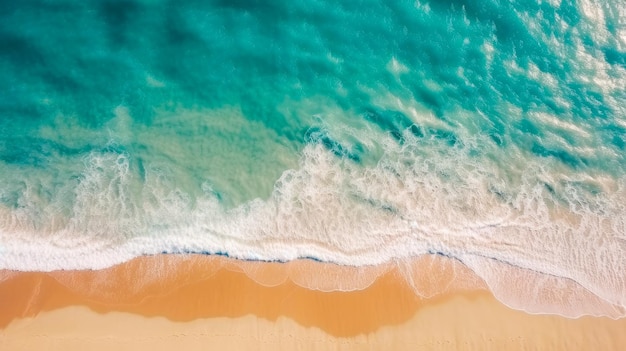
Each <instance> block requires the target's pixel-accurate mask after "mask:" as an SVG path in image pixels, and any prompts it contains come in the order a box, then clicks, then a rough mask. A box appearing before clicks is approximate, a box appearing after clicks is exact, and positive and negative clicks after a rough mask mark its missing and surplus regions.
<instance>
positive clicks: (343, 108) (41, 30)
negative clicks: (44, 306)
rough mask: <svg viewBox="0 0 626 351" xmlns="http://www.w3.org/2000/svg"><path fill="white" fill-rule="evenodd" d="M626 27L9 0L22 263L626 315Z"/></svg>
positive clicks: (365, 6)
mask: <svg viewBox="0 0 626 351" xmlns="http://www.w3.org/2000/svg"><path fill="white" fill-rule="evenodd" d="M625 19H626V3H624V2H623V1H621V0H620V1H608V0H578V1H573V0H572V1H566V0H544V1H541V0H516V1H499V0H484V1H461V0H457V1H446V0H439V1H434V0H433V1H430V2H429V1H400V0H398V1H384V2H383V1H366V0H354V1H343V2H338V1H322V0H313V1H311V0H307V1H303V0H294V1H276V0H267V1H260V0H258V1H257V0H249V1H244V0H212V1H210V0H209V1H167V0H115V1H114V0H109V1H75V0H72V1H70V0H57V1H45V0H25V1H2V2H0V73H1V75H2V77H3V78H2V79H1V80H0V269H11V270H19V271H52V270H60V269H63V270H69V269H100V268H105V267H109V266H112V265H115V264H118V263H121V262H124V261H128V260H130V259H132V258H134V257H138V256H142V255H153V254H189V253H198V254H219V255H227V256H229V257H233V258H237V259H243V260H262V261H281V262H282V261H289V260H294V259H298V258H308V259H314V260H318V261H324V262H332V263H336V264H339V265H349V266H370V265H378V264H383V263H387V262H397V264H398V265H402V264H403V262H405V261H406V260H410V259H412V258H415V257H421V256H423V255H441V256H445V257H448V258H451V259H453V260H455V261H458V262H460V263H463V264H464V265H467V266H468V267H469V268H470V269H472V270H473V271H474V272H475V273H476V274H477V275H478V276H479V277H481V278H482V279H483V280H484V281H485V282H486V284H487V285H488V286H489V287H490V289H491V290H492V291H493V293H494V294H495V296H496V297H497V298H498V299H499V300H500V301H502V302H504V303H506V304H507V305H509V306H512V307H515V308H519V309H523V310H526V311H528V312H533V313H541V312H545V313H558V314H562V315H565V316H570V317H576V316H580V315H603V316H609V317H612V318H618V317H624V316H626V88H625V86H626V20H625ZM551 294H552V295H551ZM540 295H542V296H543V297H545V295H550V296H553V297H552V298H547V299H546V298H541V299H540V298H539V296H540ZM539 300H541V301H542V302H541V303H539V302H538V301H539ZM546 301H547V302H546Z"/></svg>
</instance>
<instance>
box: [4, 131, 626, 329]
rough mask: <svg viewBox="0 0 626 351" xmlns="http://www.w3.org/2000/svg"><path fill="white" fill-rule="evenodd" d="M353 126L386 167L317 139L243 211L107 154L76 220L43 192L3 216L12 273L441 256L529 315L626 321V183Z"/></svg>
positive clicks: (96, 158) (90, 177)
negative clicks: (183, 258) (147, 258)
mask: <svg viewBox="0 0 626 351" xmlns="http://www.w3.org/2000/svg"><path fill="white" fill-rule="evenodd" d="M347 130H349V129H347ZM344 132H346V130H344ZM328 133H330V134H329V135H332V131H328ZM353 133H355V134H357V135H359V138H360V140H362V141H363V143H364V144H368V139H376V140H377V142H376V145H377V147H379V148H380V149H381V153H380V157H379V158H378V159H377V160H375V162H374V161H372V160H370V161H368V160H363V161H360V162H358V161H355V160H354V159H352V158H349V157H342V156H341V155H338V154H337V153H336V152H333V150H332V147H333V145H334V144H329V143H324V142H321V141H319V140H317V141H313V142H312V143H311V144H309V145H307V146H306V147H305V148H304V149H303V151H302V157H301V159H300V162H299V166H298V167H296V168H294V169H291V170H287V171H285V172H284V173H283V174H282V175H281V177H280V178H279V179H278V180H277V181H276V183H275V185H274V190H273V191H272V193H271V195H270V196H269V198H267V199H264V200H263V199H255V200H252V201H248V202H245V203H243V204H241V205H238V206H235V207H230V208H229V207H225V206H224V205H223V204H221V203H220V199H219V198H218V197H217V196H216V194H215V193H214V192H213V191H211V188H210V186H209V185H206V187H205V192H204V194H203V195H201V196H196V197H195V198H194V199H192V197H191V196H190V195H189V194H185V193H184V192H183V191H181V190H180V189H178V188H176V187H175V185H174V184H175V183H172V182H168V181H166V180H165V179H166V178H167V177H166V176H165V175H163V174H159V173H158V172H157V171H156V170H152V171H151V170H149V167H148V168H146V170H145V173H144V174H143V175H142V177H143V179H139V175H138V174H136V173H134V172H131V171H130V170H131V168H132V167H131V157H130V155H129V154H127V153H125V152H105V153H92V154H90V155H89V157H88V158H87V159H86V160H85V163H84V165H85V168H84V170H83V174H82V176H81V177H80V179H79V180H78V181H77V184H76V186H75V187H74V188H72V191H71V192H72V193H73V194H74V200H73V203H72V206H71V209H70V210H69V213H70V215H69V216H66V215H67V213H68V211H60V212H58V213H54V211H50V210H49V211H48V212H44V213H42V212H41V210H40V208H41V206H40V204H39V203H38V201H39V200H38V197H37V196H36V195H34V193H33V194H31V195H30V196H29V195H28V194H29V193H28V192H27V193H26V196H25V199H24V200H22V204H24V205H23V206H21V207H19V208H18V209H9V208H6V207H3V208H2V213H1V216H2V222H1V223H2V231H1V233H0V235H1V236H0V239H1V240H0V242H2V243H3V248H2V252H1V254H0V267H2V268H4V269H14V270H39V271H51V270H58V269H99V268H104V267H108V266H111V265H114V264H117V263H120V262H123V261H126V260H129V259H131V258H133V257H136V256H140V255H150V254H159V253H164V252H166V253H206V254H228V255H229V256H231V257H234V258H238V259H244V260H264V261H289V260H294V259H297V258H307V257H311V258H315V259H317V260H322V261H327V262H334V263H337V264H340V265H348V266H363V265H380V264H385V263H387V262H390V261H397V260H405V259H410V258H413V257H418V256H421V255H425V254H439V255H444V256H447V257H450V258H453V259H455V260H459V261H460V262H462V263H464V264H465V265H467V266H468V267H469V268H471V269H472V270H473V271H474V272H475V273H477V274H478V276H480V277H481V278H482V279H484V280H485V282H486V283H487V285H488V286H489V287H490V288H491V289H492V290H493V291H494V293H495V294H496V296H497V297H498V298H499V299H500V300H501V301H503V302H504V303H507V304H509V305H511V306H513V307H516V308H521V309H525V310H527V311H530V312H551V313H560V314H564V315H567V316H572V317H574V316H579V315H583V314H593V315H607V316H611V317H622V316H624V312H625V309H624V306H626V300H625V298H624V296H625V294H624V291H626V274H625V273H624V272H626V259H625V257H624V255H623V252H624V249H625V245H626V244H625V243H626V237H624V233H626V205H625V204H624V202H623V199H624V198H626V181H625V179H624V178H612V177H609V176H606V177H604V181H602V179H603V178H601V177H593V176H590V175H588V174H584V173H581V174H576V173H574V172H560V171H559V170H560V168H561V163H560V162H559V161H558V160H556V159H553V158H547V159H542V160H541V162H538V161H537V159H536V158H534V157H532V156H531V155H528V154H527V153H525V152H524V151H523V150H516V149H515V148H510V149H508V150H502V149H500V148H497V147H496V146H495V145H496V144H495V143H494V142H493V141H490V140H488V139H481V138H480V137H474V138H470V137H465V138H460V137H459V138H458V140H457V141H456V145H453V146H450V139H447V138H445V137H444V138H441V137H440V136H439V135H438V134H431V135H422V136H416V134H415V133H412V132H411V130H409V129H407V130H404V131H403V132H402V138H401V139H400V140H398V139H397V138H395V137H394V136H392V135H390V134H381V133H380V132H377V131H374V130H371V131H370V132H364V131H362V130H354V131H353ZM346 148H348V147H347V146H346ZM335 151H336V150H335ZM505 153H506V155H505ZM61 200H63V196H60V199H56V200H54V199H53V200H51V202H50V203H51V206H52V207H54V206H55V202H54V201H61ZM57 205H58V204H57ZM59 207H60V206H59ZM341 288H342V287H341V286H338V287H337V289H341ZM343 288H346V287H343ZM326 289H328V287H327V288H326ZM545 295H549V296H548V297H546V296H545ZM565 297H566V298H565Z"/></svg>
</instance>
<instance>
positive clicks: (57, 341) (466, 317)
mask: <svg viewBox="0 0 626 351" xmlns="http://www.w3.org/2000/svg"><path fill="white" fill-rule="evenodd" d="M406 269H413V271H414V272H415V273H414V274H413V275H412V276H411V279H410V282H407V281H406V280H405V279H402V278H400V276H401V274H403V276H406ZM338 285H341V286H342V290H351V291H334V292H328V291H327V290H330V289H331V288H333V287H337V286H338ZM312 288H314V289H312ZM439 292H441V293H439ZM416 293H417V294H420V295H422V297H420V296H418V295H417V294H416ZM0 328H1V329H0V349H2V350H34V349H47V350H83V349H91V350H97V349H101V350H110V349H116V350H131V349H133V350H136V349H147V348H150V349H153V350H172V349H178V348H184V349H191V350H194V349H211V348H212V347H222V348H224V347H226V348H228V349H237V350H264V349H267V350H270V349H271V350H276V349H284V350H294V349H297V350H309V349H319V350H328V349H346V350H363V349H372V350H380V349H387V350H415V349H420V350H422V349H423V350H430V349H432V350H442V349H443V350H468V349H469V350H490V349H493V350H503V349H507V350H534V349H550V350H589V349H602V350H620V349H623V348H624V347H626V333H624V331H625V330H626V319H621V320H612V319H609V318H594V317H583V318H578V319H568V318H563V317H559V316H555V315H530V314H527V313H525V312H521V311H516V310H513V309H510V308H508V307H506V306H504V305H503V304H501V303H500V302H498V301H497V300H496V299H495V298H494V297H493V296H492V295H491V294H490V293H489V292H488V291H487V290H486V289H485V287H484V285H481V282H480V280H479V279H478V278H476V277H475V276H474V275H473V274H472V273H471V272H470V271H469V270H468V269H467V268H464V266H462V265H461V264H459V263H458V262H455V261H452V260H449V259H446V258H443V257H440V256H425V257H422V258H421V259H417V260H414V261H412V262H411V263H408V264H407V263H403V264H398V263H390V264H387V265H383V266H376V267H364V268H353V267H341V266H336V265H332V264H325V263H320V262H315V261H310V260H302V261H295V262H290V263H263V262H242V261H237V260H233V259H228V258H224V257H216V256H200V255H187V256H183V255H160V256H152V257H142V258H138V259H135V260H132V261H130V262H127V263H124V264H121V265H118V266H115V267H111V268H109V269H105V270H100V271H59V272H51V273H38V272H30V273H18V272H11V271H3V272H1V273H0Z"/></svg>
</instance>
